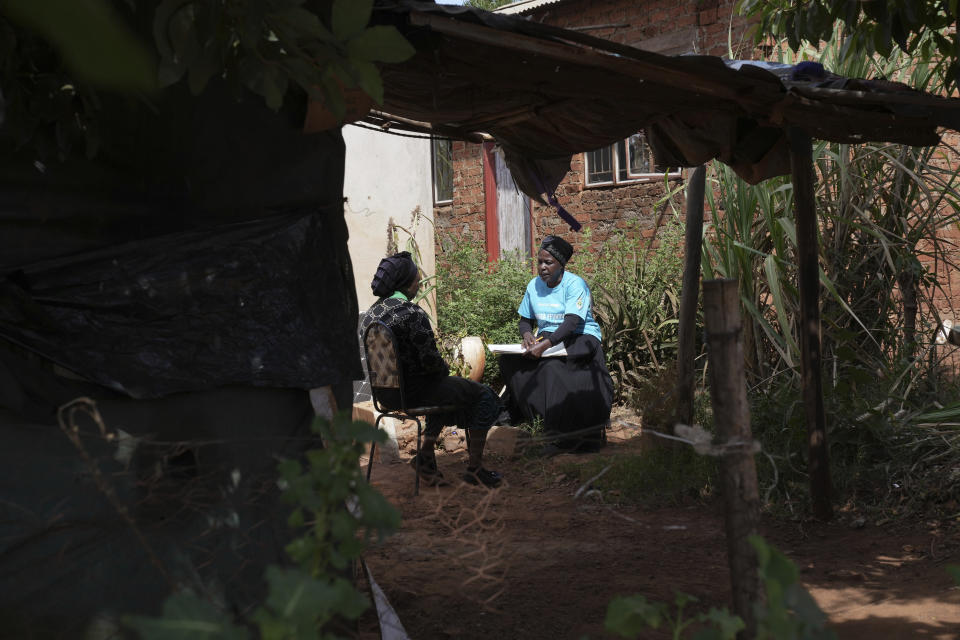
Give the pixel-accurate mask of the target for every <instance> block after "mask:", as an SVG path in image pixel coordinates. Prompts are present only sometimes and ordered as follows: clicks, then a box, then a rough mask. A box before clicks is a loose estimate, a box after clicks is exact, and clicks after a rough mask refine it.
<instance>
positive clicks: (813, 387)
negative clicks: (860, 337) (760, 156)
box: [787, 127, 833, 520]
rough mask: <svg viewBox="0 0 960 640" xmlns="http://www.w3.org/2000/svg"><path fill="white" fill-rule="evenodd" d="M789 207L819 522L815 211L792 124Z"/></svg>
mask: <svg viewBox="0 0 960 640" xmlns="http://www.w3.org/2000/svg"><path fill="white" fill-rule="evenodd" d="M787 136H788V139H789V142H790V171H791V173H792V174H793V205H794V208H795V210H796V219H797V264H798V266H799V278H798V280H799V283H798V286H799V290H800V372H801V375H802V380H803V410H804V417H805V419H806V424H807V443H808V448H807V468H808V471H809V473H810V500H811V503H812V505H811V506H812V507H813V515H814V517H815V518H817V519H819V520H829V519H830V518H832V517H833V506H832V505H831V504H830V493H831V489H830V459H829V456H828V452H827V429H826V419H825V418H824V412H823V382H822V379H821V366H820V262H819V260H820V258H819V254H820V252H819V249H818V247H817V210H816V196H815V195H814V189H813V181H814V175H813V150H812V146H811V141H810V136H809V135H807V133H806V132H805V131H803V130H801V129H798V128H797V127H790V128H789V129H788V131H787Z"/></svg>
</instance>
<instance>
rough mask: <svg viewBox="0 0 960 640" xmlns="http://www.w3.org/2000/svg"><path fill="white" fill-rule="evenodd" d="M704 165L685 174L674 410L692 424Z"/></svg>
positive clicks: (676, 417)
mask: <svg viewBox="0 0 960 640" xmlns="http://www.w3.org/2000/svg"><path fill="white" fill-rule="evenodd" d="M706 176H707V168H706V167H705V166H704V165H700V166H699V167H694V168H693V170H691V171H690V175H689V176H688V177H687V207H686V208H687V219H686V224H685V230H684V245H683V285H682V289H681V292H680V325H679V328H678V336H677V396H678V397H677V411H676V415H675V416H674V421H675V422H680V423H682V424H693V359H694V356H695V355H696V354H695V353H694V344H695V342H696V333H697V300H698V299H699V297H700V253H701V250H702V245H703V193H704V189H705V187H706V181H707V177H706Z"/></svg>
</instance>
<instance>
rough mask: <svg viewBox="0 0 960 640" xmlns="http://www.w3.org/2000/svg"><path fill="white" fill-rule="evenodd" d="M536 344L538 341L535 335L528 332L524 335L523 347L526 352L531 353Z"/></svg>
mask: <svg viewBox="0 0 960 640" xmlns="http://www.w3.org/2000/svg"><path fill="white" fill-rule="evenodd" d="M536 343H537V339H536V338H534V337H533V333H531V332H530V331H527V332H526V333H524V334H523V342H522V343H521V344H522V345H523V350H524V351H529V350H530V349H531V348H532V347H533V345H535V344H536Z"/></svg>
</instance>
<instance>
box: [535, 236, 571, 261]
mask: <svg viewBox="0 0 960 640" xmlns="http://www.w3.org/2000/svg"><path fill="white" fill-rule="evenodd" d="M540 248H541V249H542V250H544V251H546V252H547V253H549V254H550V255H552V256H553V257H554V258H556V259H557V261H558V262H559V263H560V264H561V265H563V266H567V260H569V259H570V256H572V255H573V247H571V246H570V243H569V242H567V241H566V240H564V239H563V238H561V237H560V236H547V237H546V238H544V239H543V242H542V243H541V244H540Z"/></svg>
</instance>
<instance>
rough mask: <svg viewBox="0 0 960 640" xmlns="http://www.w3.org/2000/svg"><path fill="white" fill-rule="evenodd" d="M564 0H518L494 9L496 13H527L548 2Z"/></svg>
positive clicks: (553, 2) (561, 0) (556, 2)
mask: <svg viewBox="0 0 960 640" xmlns="http://www.w3.org/2000/svg"><path fill="white" fill-rule="evenodd" d="M563 1H564V0H517V2H511V3H510V4H508V5H505V6H502V7H500V8H499V9H494V12H495V13H526V12H527V11H533V10H534V9H539V8H540V7H544V6H546V5H548V4H558V3H560V2H563Z"/></svg>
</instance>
